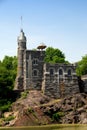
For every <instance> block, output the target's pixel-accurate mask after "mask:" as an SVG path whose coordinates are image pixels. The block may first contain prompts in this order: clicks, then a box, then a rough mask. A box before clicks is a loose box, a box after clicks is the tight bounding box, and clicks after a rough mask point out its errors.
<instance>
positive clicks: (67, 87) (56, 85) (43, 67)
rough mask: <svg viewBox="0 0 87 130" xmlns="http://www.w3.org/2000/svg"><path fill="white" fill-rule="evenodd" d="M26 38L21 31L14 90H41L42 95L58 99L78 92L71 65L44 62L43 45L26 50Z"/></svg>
mask: <svg viewBox="0 0 87 130" xmlns="http://www.w3.org/2000/svg"><path fill="white" fill-rule="evenodd" d="M26 41H27V39H26V36H25V34H24V32H23V30H22V29H21V32H20V35H19V37H18V39H17V42H18V70H17V77H16V85H15V89H16V90H27V89H29V90H33V89H35V90H41V91H42V92H43V93H44V94H46V95H48V96H51V97H54V98H60V97H62V96H66V95H70V94H73V93H78V92H79V86H78V78H77V76H76V72H75V69H76V67H75V65H73V64H68V65H67V64H58V63H56V64H50V63H45V62H44V57H45V51H44V50H43V49H44V48H45V46H44V45H41V46H39V47H38V50H27V47H26Z"/></svg>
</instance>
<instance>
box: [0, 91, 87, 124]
mask: <svg viewBox="0 0 87 130" xmlns="http://www.w3.org/2000/svg"><path fill="white" fill-rule="evenodd" d="M8 117H14V118H12V120H9V121H7V122H6V121H2V125H7V126H27V125H46V124H54V123H59V124H70V123H71V124H72V123H77V124H78V123H79V124H86V123H87V95H86V94H84V93H82V94H80V93H79V94H76V95H72V96H68V97H66V98H64V99H56V100H55V99H52V98H49V97H47V96H45V95H43V94H42V93H41V92H40V91H36V90H34V91H29V93H28V92H27V93H26V94H23V93H22V97H21V98H19V99H18V100H17V101H16V102H14V103H13V105H12V108H11V110H10V112H7V113H4V118H8Z"/></svg>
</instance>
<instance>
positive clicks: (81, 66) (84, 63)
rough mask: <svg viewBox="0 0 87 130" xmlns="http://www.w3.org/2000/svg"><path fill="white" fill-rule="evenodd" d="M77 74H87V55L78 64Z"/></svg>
mask: <svg viewBox="0 0 87 130" xmlns="http://www.w3.org/2000/svg"><path fill="white" fill-rule="evenodd" d="M76 73H77V75H78V76H81V75H85V74H87V55H85V56H83V57H82V60H81V61H79V62H78V63H77V68H76Z"/></svg>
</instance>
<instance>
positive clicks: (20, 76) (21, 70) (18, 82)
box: [15, 29, 26, 89]
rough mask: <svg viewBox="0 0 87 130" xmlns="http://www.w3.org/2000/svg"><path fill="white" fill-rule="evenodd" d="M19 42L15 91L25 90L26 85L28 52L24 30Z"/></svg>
mask: <svg viewBox="0 0 87 130" xmlns="http://www.w3.org/2000/svg"><path fill="white" fill-rule="evenodd" d="M17 42H18V54H17V55H18V68H17V78H16V86H15V89H23V88H24V84H23V80H24V66H23V62H24V52H25V50H26V37H25V34H24V32H23V29H21V31H20V35H19V36H18V39H17Z"/></svg>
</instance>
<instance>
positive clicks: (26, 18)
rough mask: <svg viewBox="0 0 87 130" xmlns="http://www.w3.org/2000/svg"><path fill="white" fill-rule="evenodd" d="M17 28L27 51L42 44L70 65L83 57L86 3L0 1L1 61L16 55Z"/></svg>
mask: <svg viewBox="0 0 87 130" xmlns="http://www.w3.org/2000/svg"><path fill="white" fill-rule="evenodd" d="M21 16H22V18H23V20H22V25H21ZM21 27H22V28H23V30H24V32H25V35H26V37H27V48H28V49H32V48H36V47H37V46H38V45H39V44H40V43H41V42H43V43H45V44H46V45H47V46H52V47H54V48H59V49H60V50H61V51H63V53H64V54H65V57H66V60H68V61H70V62H76V61H79V60H81V58H82V56H84V55H85V54H87V0H0V59H1V60H2V59H3V58H4V56H5V55H9V56H14V55H17V36H18V35H19V34H20V29H21Z"/></svg>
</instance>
